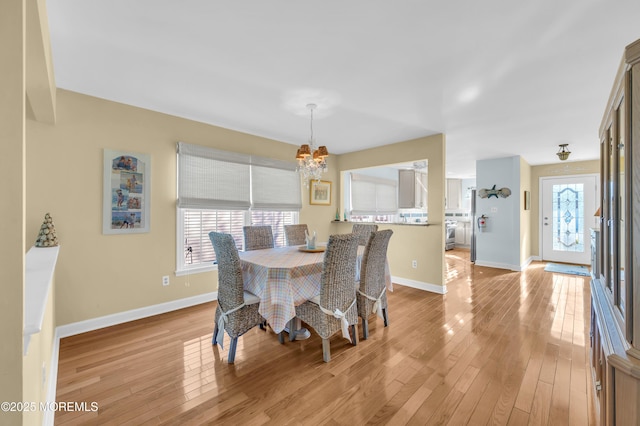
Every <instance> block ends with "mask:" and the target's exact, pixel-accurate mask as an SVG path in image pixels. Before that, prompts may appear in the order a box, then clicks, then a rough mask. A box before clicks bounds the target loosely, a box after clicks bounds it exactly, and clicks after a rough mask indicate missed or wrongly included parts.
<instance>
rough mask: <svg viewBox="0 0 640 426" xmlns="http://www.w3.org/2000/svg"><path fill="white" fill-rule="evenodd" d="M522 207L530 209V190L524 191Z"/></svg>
mask: <svg viewBox="0 0 640 426" xmlns="http://www.w3.org/2000/svg"><path fill="white" fill-rule="evenodd" d="M524 209H525V210H530V209H531V191H524Z"/></svg>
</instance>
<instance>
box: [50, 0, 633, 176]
mask: <svg viewBox="0 0 640 426" xmlns="http://www.w3.org/2000/svg"><path fill="white" fill-rule="evenodd" d="M47 8H48V15H49V25H50V33H51V44H52V51H53V63H54V70H55V71H54V73H55V78H56V84H57V86H58V87H60V88H63V89H68V90H72V91H76V92H80V93H85V94H88V95H92V96H97V97H100V98H104V99H109V100H113V101H117V102H122V103H126V104H130V105H135V106H138V107H142V108H147V109H151V110H155V111H160V112H163V113H167V114H172V115H176V116H180V117H185V118H189V119H193V120H197V121H201V122H205V123H211V124H214V125H218V126H222V127H226V128H230V129H235V130H239V131H242V132H246V133H251V134H254V135H260V136H264V137H267V138H272V139H276V140H280V141H284V142H288V143H291V144H293V145H299V144H301V143H305V142H306V140H307V139H308V138H309V112H308V110H307V109H306V107H305V106H306V104H308V103H310V102H313V103H316V104H318V108H317V110H316V111H315V112H314V136H315V137H316V139H317V142H318V143H319V144H320V145H326V146H327V148H328V149H329V152H330V153H336V154H341V153H346V152H351V151H357V150H361V149H365V148H368V147H373V146H379V145H385V144H389V143H394V142H399V141H403V140H408V139H413V138H418V137H422V136H427V135H430V134H434V133H441V132H442V133H445V134H446V137H447V174H448V176H450V177H469V176H473V175H475V161H476V160H477V159H487V158H499V157H506V156H512V155H522V156H523V157H524V159H525V160H526V161H527V162H528V163H529V164H531V165H538V164H549V163H555V162H558V158H557V157H556V155H555V153H556V151H557V150H558V144H560V143H568V144H569V149H570V150H571V151H572V154H571V156H570V158H569V161H576V160H586V159H596V158H598V155H599V151H598V127H599V125H600V120H601V118H602V114H603V112H604V109H605V104H606V102H607V99H608V96H609V92H610V89H611V86H612V83H613V79H614V77H615V74H616V71H617V68H618V65H619V63H620V58H621V55H622V52H623V49H624V47H625V46H626V45H628V44H629V43H631V42H633V41H634V40H636V39H638V38H640V31H638V29H639V28H640V26H639V22H640V1H638V0H633V1H631V0H620V1H615V2H614V1H611V0H608V1H603V0H565V1H557V0H554V1H550V0H539V1H533V2H518V1H513V0H485V1H478V0H457V1H456V0H453V1H448V2H447V1H437V2H436V1H428V0H422V1H420V0H395V1H391V0H384V1H383V0H348V1H347V0H342V1H337V0H325V1H317V2H310V1H305V0H298V1H284V0H241V1H222V0H182V1H170V0H135V1H132V0H48V3H47ZM295 150H296V149H295V146H292V149H291V155H292V158H293V156H294V155H295Z"/></svg>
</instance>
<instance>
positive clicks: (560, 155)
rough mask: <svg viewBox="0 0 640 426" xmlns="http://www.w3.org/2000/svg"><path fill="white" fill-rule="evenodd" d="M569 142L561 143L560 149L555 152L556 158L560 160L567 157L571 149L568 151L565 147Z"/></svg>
mask: <svg viewBox="0 0 640 426" xmlns="http://www.w3.org/2000/svg"><path fill="white" fill-rule="evenodd" d="M568 145H569V144H568V143H561V144H560V145H559V146H560V150H559V151H558V152H557V153H556V155H557V156H558V158H559V159H560V161H564V160H566V159H567V158H569V154H571V151H569V150H568V149H567V146H568Z"/></svg>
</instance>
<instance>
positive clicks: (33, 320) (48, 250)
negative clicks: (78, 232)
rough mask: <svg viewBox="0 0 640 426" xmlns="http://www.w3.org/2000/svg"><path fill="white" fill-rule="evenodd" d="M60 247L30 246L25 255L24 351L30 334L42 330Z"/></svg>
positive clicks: (25, 351) (27, 347) (29, 339)
mask: <svg viewBox="0 0 640 426" xmlns="http://www.w3.org/2000/svg"><path fill="white" fill-rule="evenodd" d="M59 252H60V247H59V246H58V247H31V248H30V249H29V251H28V252H27V254H26V256H25V291H24V331H23V333H24V348H23V350H24V353H23V355H26V354H27V350H28V349H29V342H30V341H31V336H33V335H34V334H37V333H39V332H40V331H41V330H42V322H43V321H44V311H45V309H46V307H47V298H48V297H49V289H50V288H51V284H52V282H53V272H54V271H55V269H56V262H57V260H58V253H59Z"/></svg>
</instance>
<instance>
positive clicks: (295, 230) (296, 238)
mask: <svg viewBox="0 0 640 426" xmlns="http://www.w3.org/2000/svg"><path fill="white" fill-rule="evenodd" d="M305 233H309V228H308V227H307V224H306V223H300V224H297V225H285V226H284V237H285V239H286V240H287V245H288V246H299V245H302V244H306V242H307V240H306V235H305Z"/></svg>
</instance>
